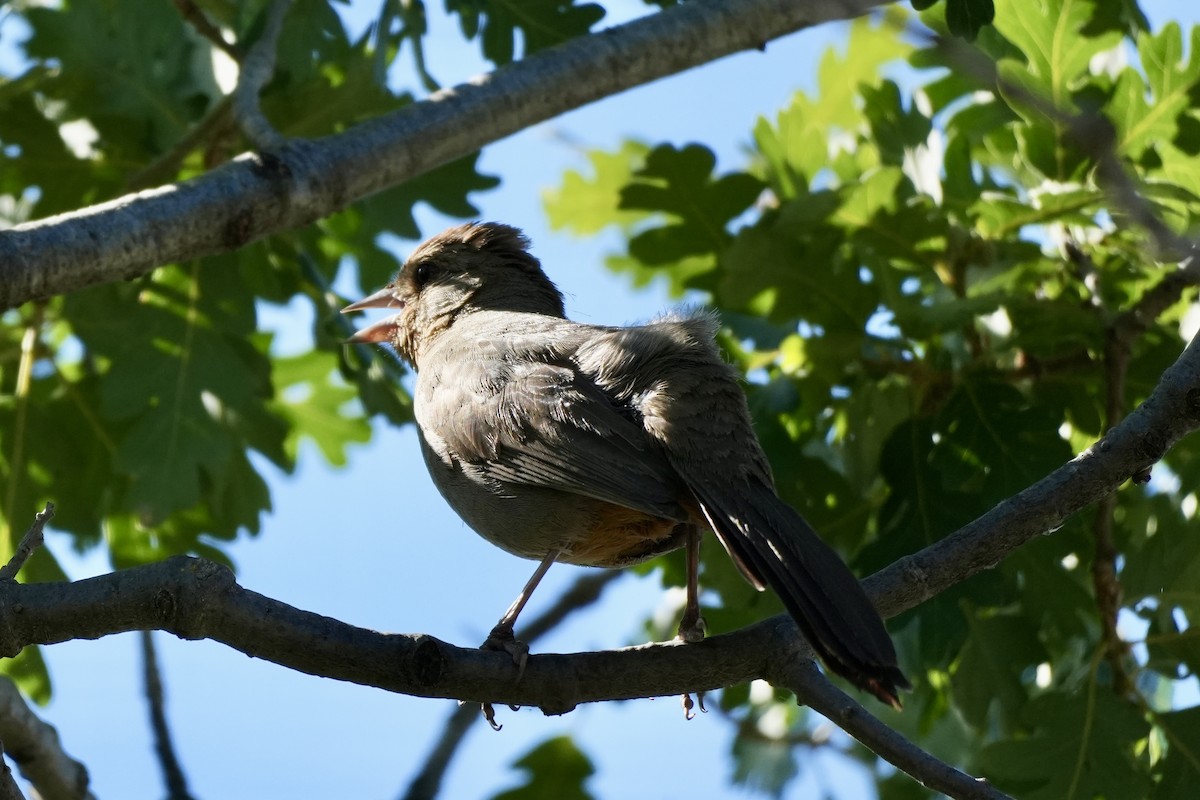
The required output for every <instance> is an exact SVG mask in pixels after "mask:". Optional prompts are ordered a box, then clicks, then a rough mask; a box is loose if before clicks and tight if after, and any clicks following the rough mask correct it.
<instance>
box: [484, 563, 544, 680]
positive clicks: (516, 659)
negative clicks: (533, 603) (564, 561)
mask: <svg viewBox="0 0 1200 800" xmlns="http://www.w3.org/2000/svg"><path fill="white" fill-rule="evenodd" d="M558 556H559V551H558V550H551V551H550V552H549V553H547V554H546V557H545V558H543V559H542V563H540V564H538V568H537V569H536V570H534V573H533V576H532V577H531V578H530V579H529V580H528V581H526V583H525V588H523V589H522V590H521V593H520V594H519V595H517V599H516V600H513V603H512V605H511V606H509V607H508V611H505V612H504V616H503V617H501V618H500V621H499V622H497V623H496V627H494V628H492V632H491V633H489V634H488V638H487V641H485V642H484V643H483V644H482V645H481V649H483V650H503V651H504V652H506V653H508V654H509V655H511V656H512V658H513V663H514V664H516V665H517V667H518V668H519V671H518V677H519V676H520V675H521V674H523V673H524V672H525V662H526V661H528V660H529V645H527V644H525V643H524V642H520V641H517V637H516V635H515V634H514V633H513V625H514V624H516V621H517V617H518V616H519V615H520V614H521V610H522V609H523V608H525V604H526V603H528V602H529V598H530V596H531V595H532V594H533V590H534V589H536V588H537V585H538V584H539V583H541V581H542V578H544V577H545V576H546V572H547V571H548V570H549V569H550V566H551V565H552V564H553V563H554V560H555V559H556V558H558Z"/></svg>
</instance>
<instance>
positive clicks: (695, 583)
mask: <svg viewBox="0 0 1200 800" xmlns="http://www.w3.org/2000/svg"><path fill="white" fill-rule="evenodd" d="M685 552H686V553H687V603H686V604H685V605H684V607H683V618H682V619H680V620H679V638H680V639H682V640H683V641H685V642H689V643H695V642H700V641H703V640H704V617H702V616H700V529H699V528H697V527H696V526H695V525H689V526H688V533H687V544H686V550H685Z"/></svg>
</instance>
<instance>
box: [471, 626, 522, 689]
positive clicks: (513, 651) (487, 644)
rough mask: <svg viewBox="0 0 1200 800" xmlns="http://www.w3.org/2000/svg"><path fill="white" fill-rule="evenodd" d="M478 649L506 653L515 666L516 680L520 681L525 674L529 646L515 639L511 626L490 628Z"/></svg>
mask: <svg viewBox="0 0 1200 800" xmlns="http://www.w3.org/2000/svg"><path fill="white" fill-rule="evenodd" d="M479 649H480V650H498V651H500V652H502V653H508V654H509V655H510V656H512V660H513V663H514V664H516V665H517V680H518V681H520V680H521V677H522V676H523V675H524V674H525V665H526V664H527V663H528V662H529V645H527V644H525V643H524V642H522V641H520V640H519V639H517V637H516V636H515V635H514V634H513V629H512V626H511V625H497V626H496V627H494V628H492V632H491V633H489V634H488V637H487V639H485V640H484V642H483V644H481V645H479Z"/></svg>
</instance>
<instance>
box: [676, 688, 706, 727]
mask: <svg viewBox="0 0 1200 800" xmlns="http://www.w3.org/2000/svg"><path fill="white" fill-rule="evenodd" d="M680 703H681V704H682V705H683V718H684V719H689V720H690V719H691V718H692V717H694V716H696V714H695V712H694V711H693V710H692V709H694V708H696V707H697V706H699V708H700V713H702V714H707V713H708V709H707V708H705V707H704V692H696V701H695V702H692V696H691V695H690V694H685V695H683V696H682V697H681V698H680Z"/></svg>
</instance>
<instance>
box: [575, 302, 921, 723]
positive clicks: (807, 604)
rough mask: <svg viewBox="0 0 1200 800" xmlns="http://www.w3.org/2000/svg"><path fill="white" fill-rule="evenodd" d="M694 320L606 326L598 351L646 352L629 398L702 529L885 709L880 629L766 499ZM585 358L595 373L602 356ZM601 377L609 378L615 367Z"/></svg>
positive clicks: (844, 570)
mask: <svg viewBox="0 0 1200 800" xmlns="http://www.w3.org/2000/svg"><path fill="white" fill-rule="evenodd" d="M705 322H706V320H704V319H700V320H687V319H685V320H679V321H668V322H663V323H657V324H654V325H650V326H646V327H644V328H641V329H625V330H622V331H614V332H613V333H611V334H610V335H609V338H611V339H612V340H613V343H612V345H610V346H609V347H608V348H607V349H606V350H605V351H603V353H602V355H604V354H607V353H611V352H627V353H637V354H646V353H651V354H657V356H656V357H654V362H655V363H652V364H644V363H643V364H641V365H639V366H640V371H644V372H646V373H647V374H651V375H653V376H655V377H654V381H653V382H652V383H651V384H648V385H644V386H640V387H632V389H631V393H632V395H633V396H635V397H636V406H637V408H638V410H639V411H640V412H641V414H642V416H643V426H644V428H645V430H646V431H647V433H648V434H649V435H650V436H652V437H654V438H657V439H658V440H659V441H660V442H661V443H662V448H663V452H664V453H665V454H666V457H667V458H668V460H669V461H670V462H671V466H672V468H673V469H674V471H675V473H676V474H678V475H679V477H680V478H681V479H682V481H683V482H684V484H686V485H687V487H688V489H689V490H690V492H691V495H692V496H693V497H694V499H695V501H696V503H697V504H698V505H699V507H700V511H701V512H702V513H703V514H704V516H705V517H706V518H707V520H708V522H709V524H710V526H711V527H712V529H713V532H714V533H716V534H717V537H718V538H719V539H720V540H721V543H722V544H723V545H724V546H725V549H726V550H727V551H728V552H729V555H730V556H731V557H732V558H733V560H734V562H735V563H736V564H737V565H738V566H739V567H740V568H741V570H742V572H743V573H744V574H745V575H746V576H747V578H749V579H750V580H751V581H752V582H753V583H755V584H756V585H757V586H759V587H760V588H761V587H762V585H763V584H767V585H769V586H770V587H771V588H772V589H774V590H775V592H776V594H778V595H779V597H780V599H781V600H782V601H783V604H784V606H785V607H786V608H787V609H788V611H789V612H790V614H791V615H792V617H793V618H794V619H795V620H796V623H797V624H798V625H799V626H800V629H801V630H803V631H804V633H805V635H806V636H807V637H808V640H809V642H811V643H812V645H813V647H814V649H815V650H816V651H817V653H818V654H819V655H820V656H821V657H822V659H823V660H824V661H825V663H826V664H827V665H829V667H831V668H832V669H833V670H834V671H835V672H838V673H840V674H842V675H844V676H845V677H847V678H849V679H850V680H852V681H853V682H854V683H856V684H858V685H859V686H861V687H863V688H865V689H868V690H869V691H871V692H872V693H874V694H875V695H876V696H878V697H880V698H881V699H883V700H885V701H886V702H889V703H893V704H895V703H896V702H898V700H897V697H896V688H897V687H898V686H907V685H908V682H907V681H906V680H905V678H904V675H903V674H902V673H901V672H900V670H899V669H898V668H897V666H896V652H895V649H894V648H893V646H892V641H891V638H890V637H889V636H888V633H887V629H886V628H884V625H883V621H882V620H881V619H880V618H879V614H878V612H876V610H875V608H874V606H873V605H872V604H871V601H870V599H868V598H867V596H866V594H865V593H864V592H863V590H862V587H861V586H860V585H859V582H858V579H857V578H855V577H854V574H853V573H852V572H850V569H849V568H848V567H847V566H846V565H845V564H844V563H843V562H842V560H841V559H840V558H839V557H838V555H837V553H835V552H834V551H833V549H832V548H830V547H829V545H827V544H825V542H823V541H822V540H821V539H820V537H819V536H818V535H817V533H816V532H815V531H814V530H813V529H812V528H811V527H810V526H809V524H808V523H807V522H806V521H805V520H804V518H803V517H801V516H800V514H798V513H797V512H796V511H795V510H794V509H792V508H791V507H790V506H788V505H787V504H786V503H784V502H783V501H782V500H780V499H779V497H778V496H777V495H776V494H775V489H774V487H773V485H772V480H771V475H770V468H769V466H768V465H767V462H766V457H765V456H764V455H763V452H762V448H761V447H760V446H759V444H758V439H757V438H756V437H755V434H754V429H753V427H752V425H751V422H750V412H749V409H748V408H747V406H746V399H745V395H744V394H743V392H742V390H741V387H740V386H739V385H738V383H737V379H736V376H735V374H734V373H733V371H732V370H731V368H730V367H729V366H728V365H726V364H725V363H724V362H723V361H722V360H721V358H720V355H719V354H718V353H717V352H716V349H715V347H714V345H713V343H712V339H711V337H710V336H709V337H705V336H704V335H703V334H704V333H705V329H704V328H703V327H702V325H703V324H704V323H705ZM584 355H585V361H586V355H587V354H586V353H585V354H584ZM605 357H607V356H605ZM593 360H594V361H595V362H596V364H597V367H596V368H595V371H596V374H598V375H601V376H604V375H605V374H606V373H605V369H604V364H605V362H604V360H603V358H602V357H601V356H597V357H596V358H594V359H593ZM610 372H612V373H613V379H612V380H613V383H614V385H615V384H616V377H617V375H618V374H623V373H624V372H626V370H610Z"/></svg>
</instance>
